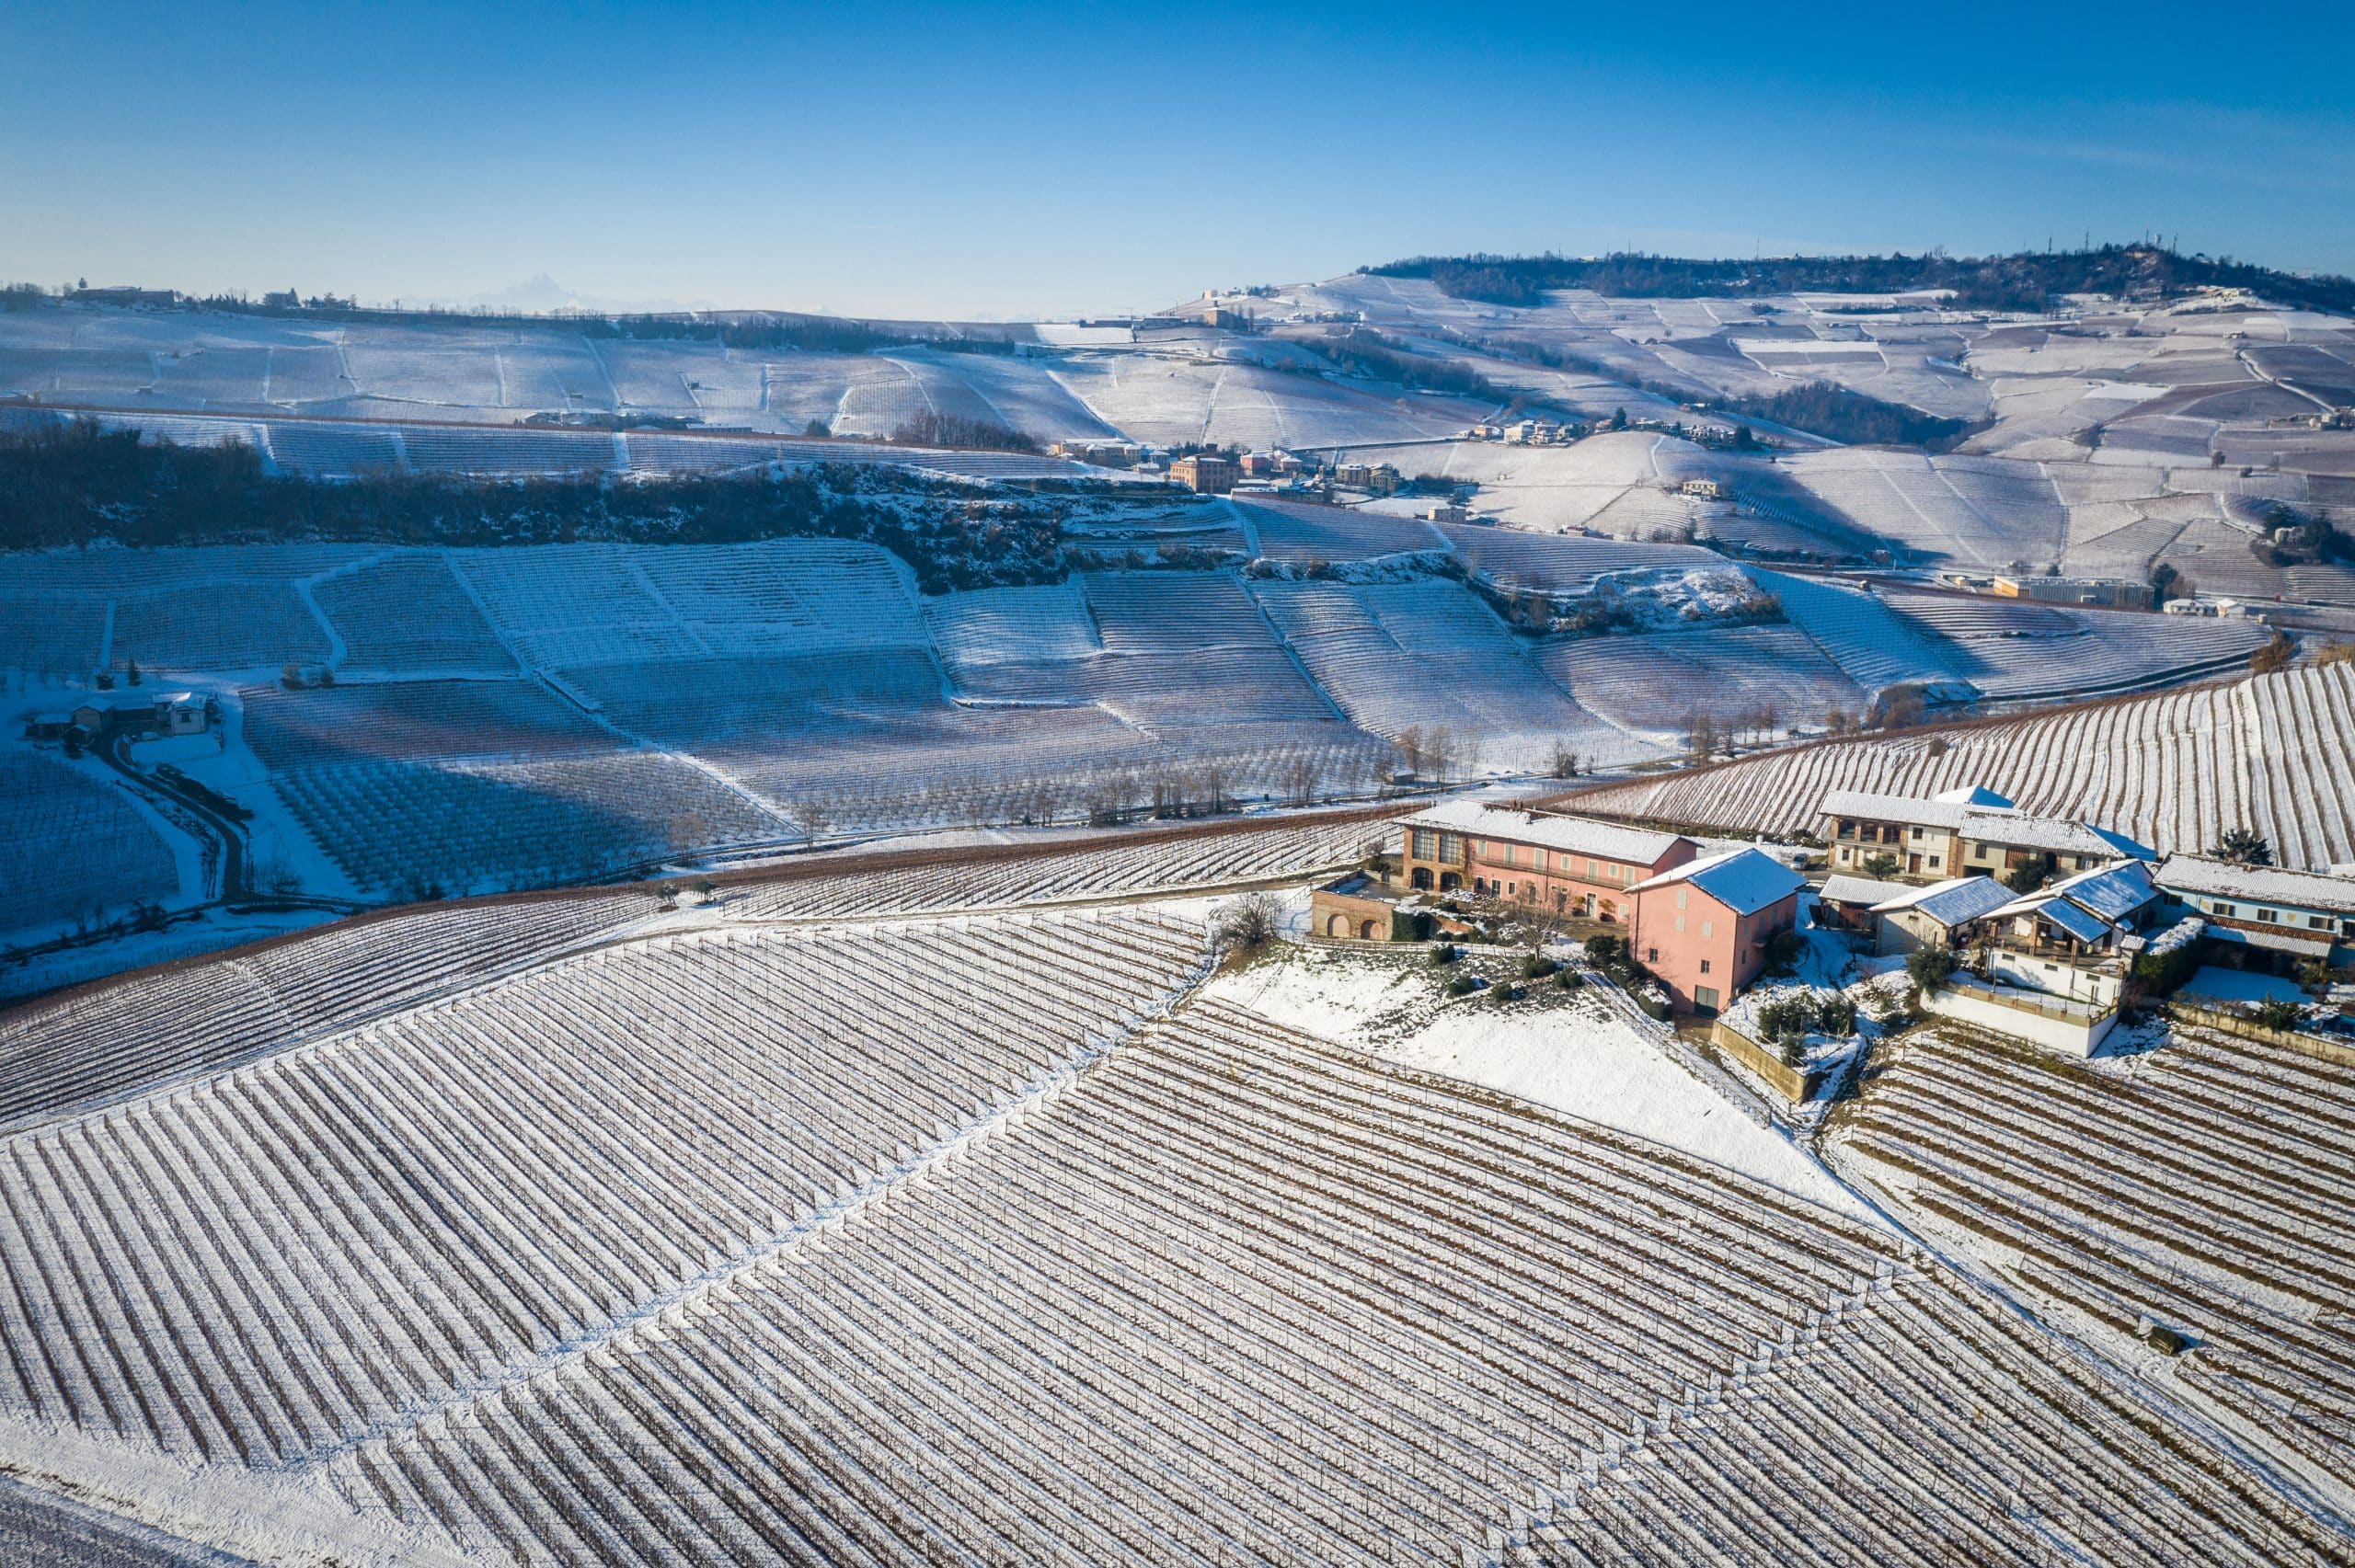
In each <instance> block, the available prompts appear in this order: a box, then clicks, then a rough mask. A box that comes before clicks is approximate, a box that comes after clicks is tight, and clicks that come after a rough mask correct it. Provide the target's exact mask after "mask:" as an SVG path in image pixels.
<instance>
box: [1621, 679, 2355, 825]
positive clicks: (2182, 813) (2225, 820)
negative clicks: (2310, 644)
mask: <svg viewBox="0 0 2355 1568" xmlns="http://www.w3.org/2000/svg"><path fill="white" fill-rule="evenodd" d="M1965 784H1983V785H1985V786H1986V787H1987V788H1990V789H1993V790H1995V791H1997V792H1999V793H2001V794H2003V795H2005V796H2007V797H2009V798H2011V799H2014V800H2016V802H2017V803H2018V804H2019V806H2020V807H2022V808H2023V809H2025V810H2028V811H2034V812H2039V813H2042V814H2044V815H2048V816H2057V817H2069V818H2077V819H2080V820H2083V821H2088V822H2098V823H2101V824H2103V825H2104V826H2107V827H2109V828H2113V829H2116V830H2118V831H2119V832H2122V833H2126V834H2129V835H2131V837H2133V838H2135V839H2136V840H2138V841H2142V842H2143V843H2146V844H2149V845H2151V846H2152V847H2154V848H2155V849H2157V850H2159V851H2160V852H2162V853H2166V852H2170V851H2175V850H2183V851H2188V852H2190V853H2200V851H2202V850H2204V849H2206V848H2207V847H2209V846H2210V845H2211V844H2214V843H2216V842H2217V841H2219V840H2220V839H2221V838H2222V837H2223V833H2224V831H2225V830H2227V829H2231V828H2235V827H2248V828H2252V829H2254V830H2256V831H2257V832H2259V833H2261V834H2263V835H2265V836H2266V837H2267V838H2268V839H2269V840H2270V841H2271V842H2272V845H2273V851H2274V854H2275V856H2276V859H2277V861H2278V862H2279V864H2283V865H2287V866H2292V867H2295V868H2300V869H2303V868H2308V867H2323V866H2328V865H2331V864H2336V863H2338V862H2342V861H2348V860H2355V668H2351V667H2349V666H2346V665H2339V666H2337V667H2334V668H2330V669H2320V670H2287V671H2284V672H2282V673H2280V674H2278V675H2257V676H2251V677H2248V678H2247V679H2246V680H2242V681H2232V682H2229V683H2222V684H2217V685H2209V686H2198V687H2192V688H2188V689H2186V690H2183V691H2178V692H2165V693H2163V694H2160V695H2157V696H2150V697H2138V698H2133V699H2131V700H2125V701H2119V702H2113V703H2104V704H2096V705H2092V706H2088V707H2085V708H2083V709H2073V710H2067V711H2063V712H2060V713H2055V714H2051V715H2040V716H2032V717H2027V718H2020V719H2013V720H2005V721H2002V722H1999V723H1993V724H1985V725H1975V726H1971V727H1965V728H1960V729H1956V730H1953V731H1950V732H1947V733H1943V734H1942V733H1940V732H1937V731H1936V730H1916V731H1913V732H1910V733H1907V734H1902V735H1899V736H1894V737H1890V738H1868V739H1857V740H1844V741H1828V742H1824V743H1822V744H1819V745H1812V746H1807V747H1802V748H1800V749H1798V750H1790V751H1785V752H1781V753H1775V754H1769V755H1766V756H1762V757H1756V758H1751V759H1745V760H1743V761H1737V762H1731V763H1727V764H1724V765H1722V766H1719V767H1716V768H1711V769H1707V770H1704V771H1700V772H1694V773H1682V774H1671V775H1667V776H1664V777H1661V778H1659V779H1652V780H1642V781H1632V782H1629V783H1626V784H1610V785H1605V786H1603V787H1601V788H1599V789H1596V790H1594V791H1591V792H1590V793H1586V794H1582V795H1580V796H1579V797H1578V806H1577V809H1579V810H1581V811H1593V812H1600V813H1603V814H1606V815H1614V816H1624V817H1628V818H1636V819H1638V820H1644V821H1668V822H1689V823H1695V824H1700V825H1705V826H1708V827H1714V828H1718V829H1724V830H1731V831H1736V832H1761V831H1763V832H1775V833H1786V832H1794V831H1798V830H1810V831H1811V830H1815V829H1816V828H1818V827H1819V826H1820V825H1821V824H1820V819H1819V818H1818V817H1817V815H1816V807H1817V806H1818V805H1819V804H1820V803H1821V800H1822V798H1823V795H1824V792H1825V791H1827V790H1832V789H1862V790H1870V791H1876V792H1878V793H1882V794H1891V795H1935V794H1936V793H1937V792H1938V791H1940V790H1943V789H1950V788H1954V787H1957V786H1959V785H1965Z"/></svg>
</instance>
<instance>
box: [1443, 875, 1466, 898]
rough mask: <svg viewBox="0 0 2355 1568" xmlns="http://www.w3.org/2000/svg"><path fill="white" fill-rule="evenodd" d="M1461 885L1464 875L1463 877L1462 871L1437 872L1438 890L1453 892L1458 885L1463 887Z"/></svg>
mask: <svg viewBox="0 0 2355 1568" xmlns="http://www.w3.org/2000/svg"><path fill="white" fill-rule="evenodd" d="M1463 886H1464V877H1463V874H1462V873H1460V872H1454V871H1442V872H1441V873H1440V874H1439V890H1440V891H1441V892H1442V893H1453V892H1454V891H1455V890H1456V889H1457V888H1459V887H1463Z"/></svg>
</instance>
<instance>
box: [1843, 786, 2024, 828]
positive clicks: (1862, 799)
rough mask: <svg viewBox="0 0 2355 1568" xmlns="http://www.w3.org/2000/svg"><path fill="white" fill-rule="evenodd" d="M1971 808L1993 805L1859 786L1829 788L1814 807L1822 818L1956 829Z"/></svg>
mask: <svg viewBox="0 0 2355 1568" xmlns="http://www.w3.org/2000/svg"><path fill="white" fill-rule="evenodd" d="M1974 809H1977V810H1990V811H1992V810H1994V809H1995V807H1969V806H1963V805H1959V804H1958V803H1957V802H1954V801H1951V800H1925V799H1924V798H1922V797H1921V796H1920V795H1876V794H1874V793H1873V792H1872V791H1870V790H1862V789H1835V790H1831V791H1828V792H1826V794H1825V795H1824V796H1823V803H1822V804H1821V805H1820V806H1818V807H1816V810H1817V812H1818V814H1820V815H1821V816H1825V817H1862V818H1868V819H1870V820H1872V821H1876V822H1918V823H1920V824H1921V825H1923V826H1924V827H1926V828H1959V827H1961V826H1962V819H1963V818H1964V817H1966V816H1968V815H1969V814H1970V812H1971V811H1972V810H1974Z"/></svg>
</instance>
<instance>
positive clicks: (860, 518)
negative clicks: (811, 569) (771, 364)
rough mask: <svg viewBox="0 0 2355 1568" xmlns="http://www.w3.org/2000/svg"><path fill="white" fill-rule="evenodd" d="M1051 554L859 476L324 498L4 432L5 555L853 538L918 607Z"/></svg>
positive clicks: (117, 436)
mask: <svg viewBox="0 0 2355 1568" xmlns="http://www.w3.org/2000/svg"><path fill="white" fill-rule="evenodd" d="M780 538H831V539H858V540H865V541H867V542H868V543H871V544H879V545H880V546H882V547H883V548H884V549H887V550H889V551H890V552H891V553H892V554H894V555H898V556H900V557H901V559H902V560H904V561H906V562H907V563H908V565H909V567H911V568H912V569H913V571H914V573H915V577H916V581H917V585H918V586H919V587H920V588H922V589H923V590H924V591H925V592H927V593H944V592H947V591H948V590H949V589H961V588H987V587H997V586H1012V585H1018V584H1025V583H1042V582H1057V581H1061V580H1062V578H1063V575H1064V573H1065V572H1066V570H1067V569H1068V563H1067V562H1066V560H1065V558H1064V555H1063V522H1062V511H1061V508H1060V507H1059V506H1058V505H1056V504H1055V503H1054V502H1053V501H1051V499H1049V498H1043V497H1042V498H1027V497H1026V498H1013V499H1005V500H983V499H979V498H975V497H974V495H973V494H972V492H971V490H970V489H969V488H967V487H964V486H951V485H948V484H946V483H945V482H939V481H933V480H927V479H925V478H924V477H922V476H920V475H913V474H910V473H907V472H906V471H904V470H901V469H893V468H883V467H877V466H873V465H867V464H825V465H822V466H819V467H815V468H812V469H808V470H795V471H792V472H787V473H784V474H775V475H748V476H727V477H708V476H695V477H679V478H670V479H660V480H651V481H646V482H633V483H630V484H612V483H609V482H607V481H606V480H604V479H603V478H602V477H601V476H598V475H583V476H581V477H579V478H553V479H528V480H523V481H512V480H484V479H472V478H465V477H461V476H455V475H402V474H385V475H373V476H368V477H362V478H358V479H354V480H351V481H350V482H348V483H339V484H328V483H324V482H321V481H317V480H312V479H304V478H299V477H294V476H290V475H271V474H269V473H267V472H265V470H264V468H263V466H262V462H261V458H260V456H259V454H258V453H257V452H254V450H253V449H252V448H250V447H247V446H243V445H237V444H230V445H224V446H201V447H200V446H182V445H180V444H178V442H174V441H146V440H143V439H142V438H141V436H140V434H139V432H138V431H136V430H118V429H105V428H103V427H101V426H100V425H99V424H98V423H97V421H95V420H88V419H83V420H75V421H73V422H72V423H66V424H58V425H50V426H40V427H35V428H32V429H26V430H21V431H6V432H0V549H12V550H37V549H53V548H57V547H60V546H81V545H88V544H97V543H98V542H100V541H111V542H114V543H116V544H127V545H134V546H149V547H154V546H163V545H194V544H267V543H280V542H287V541H304V540H316V541H352V542H360V543H370V544H419V545H470V544H572V543H577V542H582V541H592V540H595V541H617V542H628V543H639V544H744V543H748V542H751V541H754V540H761V539H780Z"/></svg>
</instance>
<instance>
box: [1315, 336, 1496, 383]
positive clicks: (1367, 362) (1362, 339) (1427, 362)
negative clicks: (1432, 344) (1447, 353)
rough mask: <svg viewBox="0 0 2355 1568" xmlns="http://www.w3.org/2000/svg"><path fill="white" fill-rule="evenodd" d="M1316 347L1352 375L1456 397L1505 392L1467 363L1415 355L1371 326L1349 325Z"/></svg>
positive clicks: (1316, 344) (1317, 342)
mask: <svg viewBox="0 0 2355 1568" xmlns="http://www.w3.org/2000/svg"><path fill="white" fill-rule="evenodd" d="M1315 347H1316V348H1317V349H1320V350H1322V351H1323V352H1324V354H1325V355H1326V357H1327V358H1328V359H1330V360H1331V361H1333V362H1334V363H1335V364H1338V365H1339V366H1340V367H1341V368H1342V369H1343V370H1344V371H1347V372H1350V373H1351V374H1353V375H1362V376H1368V377H1371V378H1373V380H1375V381H1389V382H1396V383H1398V384H1399V385H1401V386H1409V387H1419V388H1426V389H1428V390H1430V391H1432V392H1445V393H1452V394H1453V395H1456V396H1459V397H1487V398H1495V399H1497V400H1499V401H1502V400H1503V398H1504V394H1502V393H1499V391H1498V390H1497V389H1496V388H1495V387H1494V386H1492V385H1490V384H1489V383H1488V379H1487V378H1486V377H1485V376H1483V375H1481V374H1480V373H1479V372H1477V371H1475V370H1473V369H1472V368H1471V367H1470V366H1469V365H1461V364H1457V363H1455V362H1454V361H1450V360H1437V359H1431V358H1430V357H1428V356H1425V355H1422V354H1418V353H1416V352H1415V351H1414V350H1412V349H1408V348H1406V347H1405V346H1403V345H1401V344H1399V343H1397V342H1396V341H1394V340H1393V339H1391V338H1385V337H1384V336H1383V335H1382V334H1381V333H1379V332H1376V331H1374V330H1373V328H1371V327H1366V326H1352V327H1350V329H1349V330H1348V331H1346V332H1339V333H1336V334H1334V335H1333V336H1331V337H1329V338H1320V339H1318V340H1317V341H1316V343H1315Z"/></svg>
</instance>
